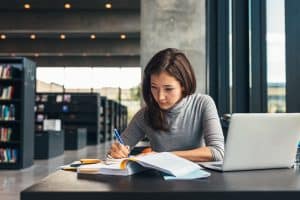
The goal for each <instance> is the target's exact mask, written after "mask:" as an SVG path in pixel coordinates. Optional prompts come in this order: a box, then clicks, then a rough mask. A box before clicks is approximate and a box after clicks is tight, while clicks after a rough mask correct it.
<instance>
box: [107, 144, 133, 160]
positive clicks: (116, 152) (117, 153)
mask: <svg viewBox="0 0 300 200" xmlns="http://www.w3.org/2000/svg"><path fill="white" fill-rule="evenodd" d="M129 153H130V148H129V146H125V145H123V144H120V143H119V142H115V143H113V144H112V145H111V147H110V150H109V155H110V156H111V157H112V158H127V157H128V155H129Z"/></svg>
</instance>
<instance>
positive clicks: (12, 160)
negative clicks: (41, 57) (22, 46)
mask: <svg viewBox="0 0 300 200" xmlns="http://www.w3.org/2000/svg"><path fill="white" fill-rule="evenodd" d="M34 96H35V63H34V62H32V61H31V60H29V59H26V58H22V57H9V58H4V57H0V169H21V168H25V167H29V166H31V165H32V164H33V159H34V153H33V152H34V145H33V142H34V98H35V97H34Z"/></svg>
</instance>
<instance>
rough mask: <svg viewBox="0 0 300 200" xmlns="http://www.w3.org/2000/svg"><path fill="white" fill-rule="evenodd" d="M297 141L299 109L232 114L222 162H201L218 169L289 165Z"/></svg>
mask: <svg viewBox="0 0 300 200" xmlns="http://www.w3.org/2000/svg"><path fill="white" fill-rule="evenodd" d="M299 141H300V113H276V114H275V113H260V114H257V113H255V114H254V113H247V114H245V113H244V114H233V115H232V117H231V119H230V124H229V129H228V134H227V141H226V144H225V154H224V160H223V163H220V162H207V163H200V165H201V166H203V167H205V168H209V169H215V170H220V171H235V170H254V169H269V168H290V167H292V166H293V165H294V162H295V159H296V153H297V146H298V142H299Z"/></svg>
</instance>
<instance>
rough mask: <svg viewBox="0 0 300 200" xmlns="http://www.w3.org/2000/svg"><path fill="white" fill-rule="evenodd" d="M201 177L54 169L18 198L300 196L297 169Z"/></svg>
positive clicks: (188, 199)
mask: <svg viewBox="0 0 300 200" xmlns="http://www.w3.org/2000/svg"><path fill="white" fill-rule="evenodd" d="M211 173H212V174H211V176H210V177H208V178H205V179H196V180H176V181H174V180H172V181H165V180H163V178H162V176H161V175H160V174H159V172H157V171H154V170H149V171H145V172H143V173H139V174H136V175H133V176H127V177H123V176H107V175H90V174H88V175H84V174H80V175H78V176H77V174H76V173H75V172H68V171H57V172H55V173H53V174H51V175H50V176H48V177H46V178H45V179H43V180H42V181H40V182H38V183H37V184H35V185H33V186H31V187H29V188H27V189H25V190H24V191H22V192H21V200H29V199H30V200H37V199H38V200H41V199H42V200H47V199H55V200H68V199H70V200H77V199H78V200H94V199H97V200H114V199H122V200H148V199H151V200H175V199H183V200H193V199H197V200H199V199H230V200H235V199H239V200H240V199H243V200H245V199H246V200H247V199H252V200H259V199H264V200H266V199H270V200H271V199H272V200H276V199H281V200H282V199H286V200H288V199H292V198H296V199H299V198H300V170H299V168H298V167H297V168H294V169H274V170H257V171H243V172H226V173H221V172H214V171H211Z"/></svg>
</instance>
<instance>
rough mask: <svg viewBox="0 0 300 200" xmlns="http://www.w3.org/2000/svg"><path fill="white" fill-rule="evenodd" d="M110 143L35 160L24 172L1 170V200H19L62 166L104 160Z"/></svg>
mask: <svg viewBox="0 0 300 200" xmlns="http://www.w3.org/2000/svg"><path fill="white" fill-rule="evenodd" d="M109 147H110V143H105V144H99V145H94V146H87V147H85V148H83V149H81V150H76V151H65V152H64V154H63V155H61V156H58V157H55V158H51V159H48V160H35V161H34V165H33V166H31V167H29V168H26V169H22V170H0V199H1V200H18V199H20V192H21V191H22V190H24V189H25V188H27V187H29V186H31V185H32V184H34V183H36V182H38V181H39V180H41V179H42V178H44V177H46V176H48V175H49V174H51V173H52V172H54V171H56V170H57V168H58V167H59V166H61V165H64V164H68V163H71V162H73V161H75V160H79V159H80V158H100V159H102V158H104V155H105V153H106V151H107V149H108V148H109Z"/></svg>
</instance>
